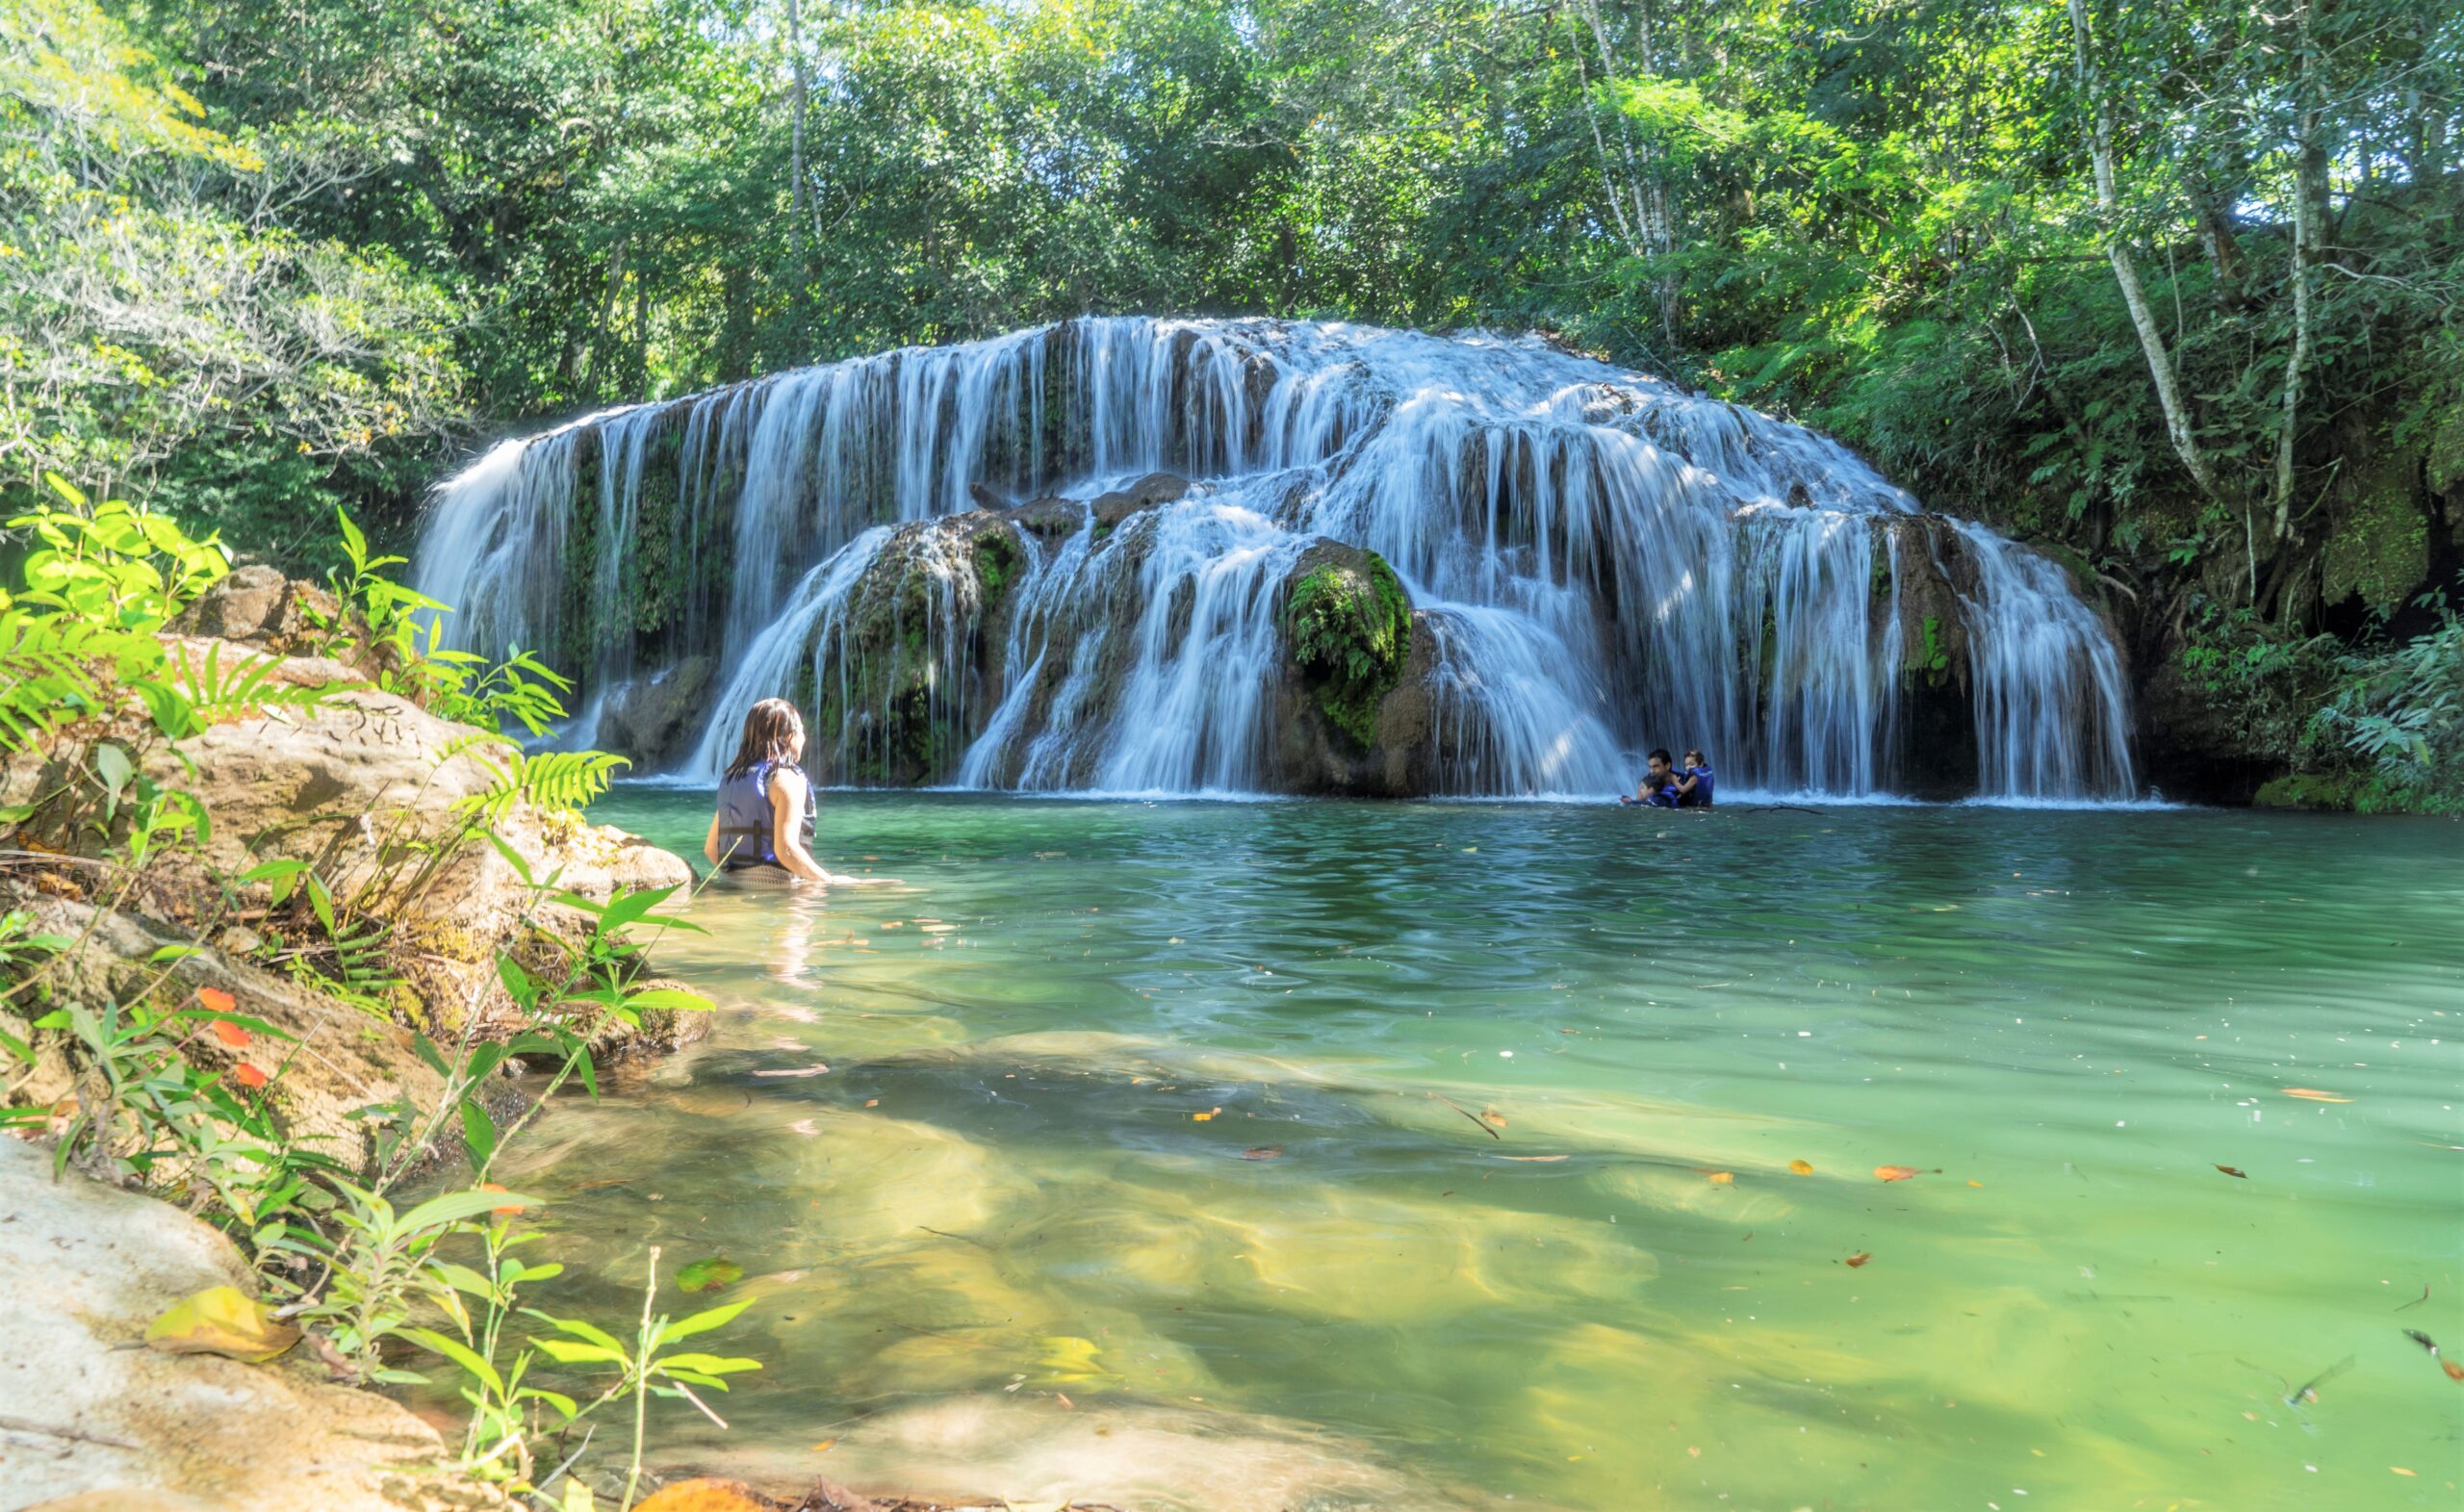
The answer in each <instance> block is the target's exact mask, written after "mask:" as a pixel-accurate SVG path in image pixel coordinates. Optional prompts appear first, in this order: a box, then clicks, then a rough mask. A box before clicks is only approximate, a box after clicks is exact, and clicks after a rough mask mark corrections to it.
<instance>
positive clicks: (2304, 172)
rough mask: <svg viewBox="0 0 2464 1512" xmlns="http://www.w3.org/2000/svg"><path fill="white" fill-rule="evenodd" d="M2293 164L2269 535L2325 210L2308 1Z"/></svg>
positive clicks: (2298, 40) (2299, 7)
mask: <svg viewBox="0 0 2464 1512" xmlns="http://www.w3.org/2000/svg"><path fill="white" fill-rule="evenodd" d="M2293 24H2294V35H2295V46H2294V84H2293V89H2294V102H2295V103H2294V116H2293V120H2294V127H2293V134H2294V145H2295V154H2294V167H2293V270H2292V272H2293V354H2292V356H2290V357H2288V358H2287V359H2286V360H2285V364H2284V420H2283V422H2282V428H2281V429H2280V430H2278V431H2277V433H2276V438H2275V519H2274V531H2273V533H2274V536H2275V539H2277V540H2278V541H2281V540H2283V539H2285V538H2286V537H2287V536H2289V535H2291V534H2292V533H2293V449H2294V443H2295V441H2296V440H2297V438H2298V435H2299V425H2300V420H2301V383H2302V379H2303V377H2304V376H2305V375H2306V371H2307V369H2308V368H2309V365H2310V323H2311V310H2310V304H2311V297H2310V282H2311V280H2310V270H2311V267H2312V265H2313V264H2315V263H2317V262H2318V260H2319V243H2320V240H2321V235H2322V232H2323V229H2324V220H2325V212H2326V208H2327V206H2326V197H2327V195H2326V178H2327V150H2326V147H2325V145H2324V144H2323V143H2322V142H2321V141H2320V140H2319V128H2320V125H2321V122H2320V115H2321V111H2320V104H2319V80H2318V67H2319V49H2318V42H2317V38H2316V36H2315V34H2314V33H2313V31H2312V28H2311V0H2295V4H2294V8H2293Z"/></svg>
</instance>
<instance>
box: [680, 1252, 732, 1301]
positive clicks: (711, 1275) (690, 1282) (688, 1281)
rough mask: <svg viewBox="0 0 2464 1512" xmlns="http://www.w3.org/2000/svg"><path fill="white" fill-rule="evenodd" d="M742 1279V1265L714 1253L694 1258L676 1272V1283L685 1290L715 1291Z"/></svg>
mask: <svg viewBox="0 0 2464 1512" xmlns="http://www.w3.org/2000/svg"><path fill="white" fill-rule="evenodd" d="M743 1279H744V1268H743V1267H742V1266H739V1265H737V1264H736V1263H735V1262H734V1261H732V1260H728V1259H725V1258H723V1257H720V1256H716V1255H713V1256H712V1257H710V1258H709V1259H707V1260H696V1261H695V1262H693V1263H692V1264H691V1265H689V1266H686V1267H685V1268H684V1269H681V1270H679V1271H678V1272H677V1273H676V1284H677V1285H678V1286H679V1287H680V1288H682V1289H683V1290H685V1291H687V1292H715V1291H717V1290H718V1289H719V1288H720V1287H723V1286H730V1285H732V1284H734V1283H735V1282H738V1281H741V1280H743Z"/></svg>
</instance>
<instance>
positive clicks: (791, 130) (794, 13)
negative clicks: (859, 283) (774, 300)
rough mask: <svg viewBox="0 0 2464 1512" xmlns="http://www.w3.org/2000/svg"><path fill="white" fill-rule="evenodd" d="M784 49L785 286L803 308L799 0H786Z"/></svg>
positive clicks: (791, 302)
mask: <svg viewBox="0 0 2464 1512" xmlns="http://www.w3.org/2000/svg"><path fill="white" fill-rule="evenodd" d="M787 51H788V52H789V53H790V54H791V55H793V57H792V61H793V62H794V64H795V70H796V83H795V91H794V104H793V117H792V119H791V120H790V121H789V122H788V126H787V170H788V172H789V173H791V174H793V175H794V178H795V186H794V188H793V189H792V190H791V191H790V198H789V205H788V213H787V249H788V251H787V265H788V269H789V275H790V277H792V278H793V280H794V282H793V283H792V284H791V285H790V286H789V288H788V290H787V302H788V304H789V305H790V307H792V308H796V309H802V308H803V306H804V298H805V102H806V99H807V93H808V91H807V86H806V78H805V27H804V10H803V7H802V6H801V4H800V3H799V0H787Z"/></svg>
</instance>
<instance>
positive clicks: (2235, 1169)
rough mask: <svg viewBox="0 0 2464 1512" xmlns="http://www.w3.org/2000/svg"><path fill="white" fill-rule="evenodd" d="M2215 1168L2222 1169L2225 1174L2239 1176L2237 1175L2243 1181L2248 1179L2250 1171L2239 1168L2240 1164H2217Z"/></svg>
mask: <svg viewBox="0 0 2464 1512" xmlns="http://www.w3.org/2000/svg"><path fill="white" fill-rule="evenodd" d="M2216 1168H2217V1169H2218V1170H2220V1171H2222V1172H2223V1173H2224V1174H2226V1175H2227V1176H2239V1177H2241V1178H2242V1179H2243V1180H2244V1181H2247V1180H2249V1179H2250V1173H2249V1172H2248V1171H2246V1170H2244V1169H2242V1168H2241V1167H2240V1166H2217V1167H2216Z"/></svg>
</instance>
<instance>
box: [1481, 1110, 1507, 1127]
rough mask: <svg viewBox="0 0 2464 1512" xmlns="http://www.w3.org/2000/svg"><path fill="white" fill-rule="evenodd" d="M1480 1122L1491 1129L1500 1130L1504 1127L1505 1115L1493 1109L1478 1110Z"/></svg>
mask: <svg viewBox="0 0 2464 1512" xmlns="http://www.w3.org/2000/svg"><path fill="white" fill-rule="evenodd" d="M1480 1121H1481V1122H1482V1123H1485V1124H1487V1125H1488V1126H1489V1127H1490V1128H1492V1129H1502V1128H1504V1127H1505V1115H1504V1114H1501V1113H1500V1112H1498V1111H1497V1110H1496V1109H1495V1108H1483V1109H1481V1110H1480Z"/></svg>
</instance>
